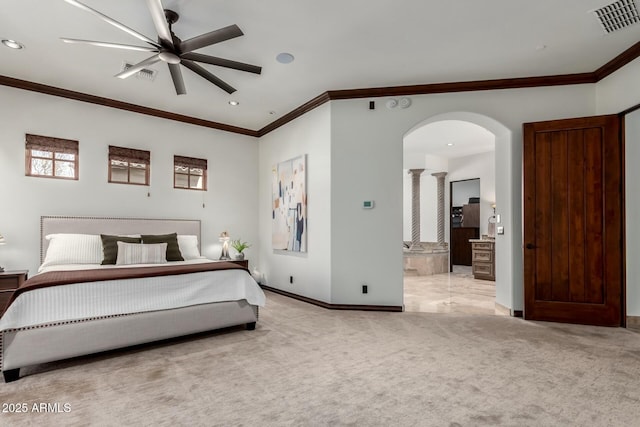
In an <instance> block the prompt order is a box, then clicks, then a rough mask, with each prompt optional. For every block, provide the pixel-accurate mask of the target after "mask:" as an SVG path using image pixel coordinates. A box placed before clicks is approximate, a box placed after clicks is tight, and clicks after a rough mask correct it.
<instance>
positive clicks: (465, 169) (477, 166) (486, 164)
mask: <svg viewBox="0 0 640 427" xmlns="http://www.w3.org/2000/svg"><path fill="white" fill-rule="evenodd" d="M495 158H496V155H495V152H488V153H481V154H475V155H473V156H465V157H458V158H455V159H450V160H449V173H448V174H447V179H448V181H449V182H451V181H460V180H463V179H472V178H480V194H479V196H480V235H481V236H482V235H483V234H487V233H488V227H489V217H490V216H491V215H493V208H492V207H491V205H492V204H493V203H495V201H496V165H495ZM461 184H462V183H459V184H458V185H461ZM448 188H449V186H448V185H447V189H448ZM454 191H457V190H454ZM465 200H467V199H465ZM465 203H466V202H465ZM447 206H449V205H448V204H447ZM454 206H456V205H455V204H454Z"/></svg>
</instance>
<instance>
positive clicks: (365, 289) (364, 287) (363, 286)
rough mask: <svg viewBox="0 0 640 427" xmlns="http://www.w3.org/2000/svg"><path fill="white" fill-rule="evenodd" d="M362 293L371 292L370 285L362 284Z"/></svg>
mask: <svg viewBox="0 0 640 427" xmlns="http://www.w3.org/2000/svg"><path fill="white" fill-rule="evenodd" d="M362 293H363V294H368V293H369V286H367V285H362Z"/></svg>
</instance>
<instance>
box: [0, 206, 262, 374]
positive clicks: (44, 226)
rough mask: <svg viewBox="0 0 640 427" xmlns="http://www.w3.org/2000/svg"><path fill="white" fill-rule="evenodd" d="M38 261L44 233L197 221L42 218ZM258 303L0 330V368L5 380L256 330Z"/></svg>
mask: <svg viewBox="0 0 640 427" xmlns="http://www.w3.org/2000/svg"><path fill="white" fill-rule="evenodd" d="M40 231H41V260H42V258H43V257H44V254H45V253H46V242H47V240H46V239H45V238H44V237H45V236H46V235H48V234H54V233H84V234H100V233H103V234H144V233H149V234H152V233H153V234H165V233H173V232H177V233H178V234H189V235H197V236H198V239H200V221H197V220H162V219H142V218H99V217H60V216H43V217H42V218H41V227H40ZM257 321H258V307H257V306H254V305H250V304H249V303H248V302H247V301H246V300H241V301H228V302H218V303H210V304H201V305H196V306H190V307H182V308H177V309H172V310H159V311H151V312H144V313H134V314H127V315H119V316H109V317H106V318H100V319H95V320H94V319H92V320H86V321H84V320H83V321H72V322H68V323H63V324H59V325H55V326H47V327H34V328H29V329H21V330H17V331H8V332H3V333H2V334H1V339H2V343H1V350H2V351H1V353H0V356H1V357H2V360H1V361H2V373H3V376H4V380H5V382H11V381H15V380H17V379H18V378H20V368H23V367H25V366H29V365H35V364H39V363H47V362H52V361H56V360H62V359H67V358H70V357H76V356H83V355H88V354H92V353H98V352H102V351H106V350H113V349H117V348H123V347H128V346H132V345H136V344H143V343H148V342H152V341H158V340H163V339H167V338H174V337H178V336H183V335H189V334H194V333H198V332H204V331H209V330H214V329H220V328H226V327H230V326H237V325H243V324H244V325H246V328H247V329H248V330H253V329H255V326H256V322H257Z"/></svg>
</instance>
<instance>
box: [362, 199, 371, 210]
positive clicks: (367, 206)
mask: <svg viewBox="0 0 640 427" xmlns="http://www.w3.org/2000/svg"><path fill="white" fill-rule="evenodd" d="M373 204H374V203H373V200H365V201H364V202H362V209H373Z"/></svg>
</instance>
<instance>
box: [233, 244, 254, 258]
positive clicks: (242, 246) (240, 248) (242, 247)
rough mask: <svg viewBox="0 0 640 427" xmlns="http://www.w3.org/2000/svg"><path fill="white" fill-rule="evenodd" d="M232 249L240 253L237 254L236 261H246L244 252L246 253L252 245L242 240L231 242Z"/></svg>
mask: <svg viewBox="0 0 640 427" xmlns="http://www.w3.org/2000/svg"><path fill="white" fill-rule="evenodd" d="M231 247H232V248H233V249H235V250H236V251H238V253H237V254H236V259H237V260H242V259H244V253H243V252H242V251H244V250H245V249H247V248H250V247H251V245H250V244H249V243H247V242H243V241H242V240H240V239H237V240H232V241H231Z"/></svg>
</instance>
